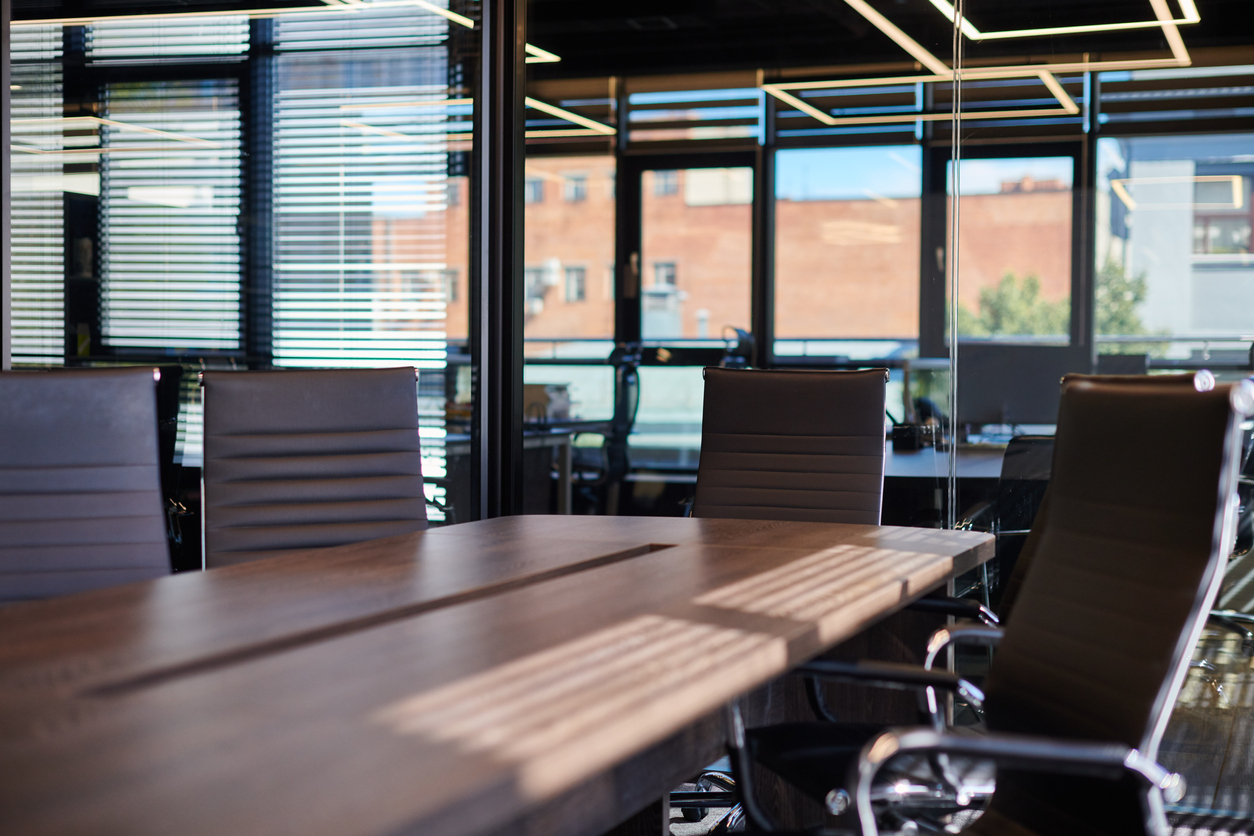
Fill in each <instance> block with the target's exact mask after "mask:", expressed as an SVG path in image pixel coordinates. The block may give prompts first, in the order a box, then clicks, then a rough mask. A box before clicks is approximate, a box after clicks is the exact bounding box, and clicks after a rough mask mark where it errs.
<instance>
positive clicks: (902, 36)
mask: <svg viewBox="0 0 1254 836" xmlns="http://www.w3.org/2000/svg"><path fill="white" fill-rule="evenodd" d="M845 2H846V3H848V4H849V5H850V6H851V7H852V8H853V10H854V11H856V12H857V13H858V14H860V15H862V16H863V17H865V18H866V19H867V20H868V21H870V22H871V25H873V26H874V27H875V28H876V29H878V30H880V31H881V32H883V33H884V34H885V35H887V36H888V37H889V38H891V39H892V41H893V43H895V44H897V46H899V47H901V48H902V49H904V50H905V51H906V52H908V53H910V54H911V55H912V56H914V59H915V60H916V61H918V62H919V63H920V64H922V65H923V66H925V67H927V68H928V69H929V70H931V71H932V72H934V73H949V72H950V69H949V65H948V64H946V63H945V62H944V61H942V60H940V59H939V58H937V57H936V56H935V55H933V54H932V53H930V52H928V51H927V50H926V49H924V48H923V45H922V44H920V43H919V42H918V41H916V40H915V39H914V38H912V37H910V36H909V35H907V34H906V33H905V32H902V31H901V30H900V29H898V28H897V27H896V26H895V25H894V24H893V23H892V21H890V20H889V19H888V18H886V17H884V16H883V15H882V14H880V13H879V12H877V11H875V9H873V8H871V6H870V5H869V4H868V3H867V2H866V0H845Z"/></svg>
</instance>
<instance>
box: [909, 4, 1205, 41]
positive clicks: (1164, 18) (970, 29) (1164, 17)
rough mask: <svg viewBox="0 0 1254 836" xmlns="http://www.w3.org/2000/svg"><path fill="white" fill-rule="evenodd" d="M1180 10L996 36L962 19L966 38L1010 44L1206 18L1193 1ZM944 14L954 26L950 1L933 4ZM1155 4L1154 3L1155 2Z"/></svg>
mask: <svg viewBox="0 0 1254 836" xmlns="http://www.w3.org/2000/svg"><path fill="white" fill-rule="evenodd" d="M1179 2H1180V10H1181V12H1183V14H1184V16H1183V17H1178V18H1173V17H1172V16H1171V12H1170V11H1169V10H1167V8H1166V3H1165V2H1164V3H1163V11H1162V12H1161V13H1160V12H1159V11H1158V9H1157V8H1155V10H1154V15H1155V17H1156V18H1157V19H1156V20H1137V21H1131V22H1126V23H1090V24H1084V25H1080V26H1047V27H1041V28H1037V29H1004V30H1000V31H996V32H981V31H980V30H979V29H977V28H976V27H975V25H974V24H973V23H971V21H969V20H967V18H966V17H965V16H964V17H963V18H962V25H961V29H962V34H964V35H966V36H967V38H969V39H970V40H973V41H991V40H1006V39H1010V38H1039V37H1044V36H1047V35H1078V34H1082V33H1086V32H1119V31H1125V30H1128V29H1155V28H1158V27H1159V26H1162V25H1164V24H1172V25H1186V24H1191V23H1201V22H1202V16H1201V15H1200V14H1198V11H1197V6H1196V5H1195V4H1194V2H1193V0H1179ZM931 3H932V5H933V6H935V7H936V8H937V9H938V10H939V11H940V13H941V14H943V15H944V16H945V17H946V18H947V19H948V20H949V22H950V23H953V20H954V7H953V4H951V3H949V2H948V0H931ZM1151 3H1153V0H1151Z"/></svg>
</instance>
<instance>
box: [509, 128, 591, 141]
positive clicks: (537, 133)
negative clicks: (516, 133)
mask: <svg viewBox="0 0 1254 836" xmlns="http://www.w3.org/2000/svg"><path fill="white" fill-rule="evenodd" d="M526 136H527V139H538V138H541V137H546V136H557V137H562V136H609V134H606V133H605V132H603V131H594V130H593V129H592V128H570V129H563V128H555V129H553V130H532V131H526Z"/></svg>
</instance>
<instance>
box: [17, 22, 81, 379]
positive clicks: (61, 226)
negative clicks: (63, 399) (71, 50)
mask: <svg viewBox="0 0 1254 836" xmlns="http://www.w3.org/2000/svg"><path fill="white" fill-rule="evenodd" d="M61 40H62V38H61V27H60V26H19V27H14V28H13V30H12V38H11V41H10V50H11V55H12V72H13V84H12V90H11V92H10V96H11V97H12V99H11V101H12V116H13V118H12V123H11V124H12V131H13V133H12V148H11V151H10V160H11V161H12V179H11V183H12V186H13V194H12V202H11V204H10V210H9V211H10V219H11V222H12V228H13V246H12V249H11V257H12V270H13V277H12V280H13V290H12V298H11V300H10V301H11V303H12V307H11V309H10V311H11V314H12V325H13V362H14V363H15V364H18V365H22V364H27V363H41V364H43V363H47V364H53V365H60V364H61V363H62V362H64V357H65V350H66V333H65V329H66V322H65V281H66V271H65V257H66V253H65V249H66V242H65V237H66V235H65V217H64V212H65V203H66V200H67V198H68V199H70V200H73V199H74V198H73V196H72V195H80V196H82V197H84V198H85V199H86V200H88V201H92V204H93V205H92V207H91V208H92V209H93V210H94V208H95V207H94V200H95V196H96V195H98V194H99V193H100V175H99V174H97V173H95V172H90V173H78V174H66V173H65V169H66V164H67V163H76V164H79V165H83V164H86V165H90V164H92V163H95V162H96V159H97V155H96V154H95V153H93V150H94V149H88V150H87V151H86V153H83V154H80V155H74V156H73V157H71V156H70V155H67V154H65V153H64V152H65V145H66V137H65V136H64V133H65V131H64V125H63V117H64V115H65V103H64V97H63V95H62V77H61V46H62V44H61ZM71 141H73V140H71ZM67 193H69V194H68V195H67ZM93 214H94V212H93ZM71 246H72V247H73V250H72V255H73V259H74V264H73V269H72V270H71V271H70V276H71V280H76V281H86V282H87V283H88V284H90V285H93V288H92V289H93V291H94V289H95V288H94V284H95V267H94V259H93V256H92V246H93V244H92V240H91V238H89V237H86V236H83V237H82V241H81V242H80V241H75V242H73V244H72V245H71ZM69 326H70V329H71V330H72V331H73V332H74V333H75V339H76V341H77V332H78V330H79V328H78V323H76V322H70V323H69ZM82 327H83V330H84V331H85V332H86V333H87V335H88V336H89V335H90V328H91V324H89V323H86V322H84V323H82Z"/></svg>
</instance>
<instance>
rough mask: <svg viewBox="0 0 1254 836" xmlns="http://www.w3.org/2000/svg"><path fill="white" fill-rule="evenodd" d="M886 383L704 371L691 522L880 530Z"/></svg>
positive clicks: (872, 373)
mask: <svg viewBox="0 0 1254 836" xmlns="http://www.w3.org/2000/svg"><path fill="white" fill-rule="evenodd" d="M887 382H888V370H887V369H869V370H866V371H853V372H843V371H842V372H835V371H779V370H747V369H721V368H708V369H706V370H705V403H704V407H703V416H702V423H701V461H700V464H699V465H698V469H697V491H696V497H695V499H694V501H693V507H692V515H693V516H694V517H719V518H736V519H758V520H771V519H775V520H809V521H813V522H840V523H859V524H864V525H878V524H879V521H880V506H881V505H882V504H883V496H884V391H885V385H886V383H887Z"/></svg>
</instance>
